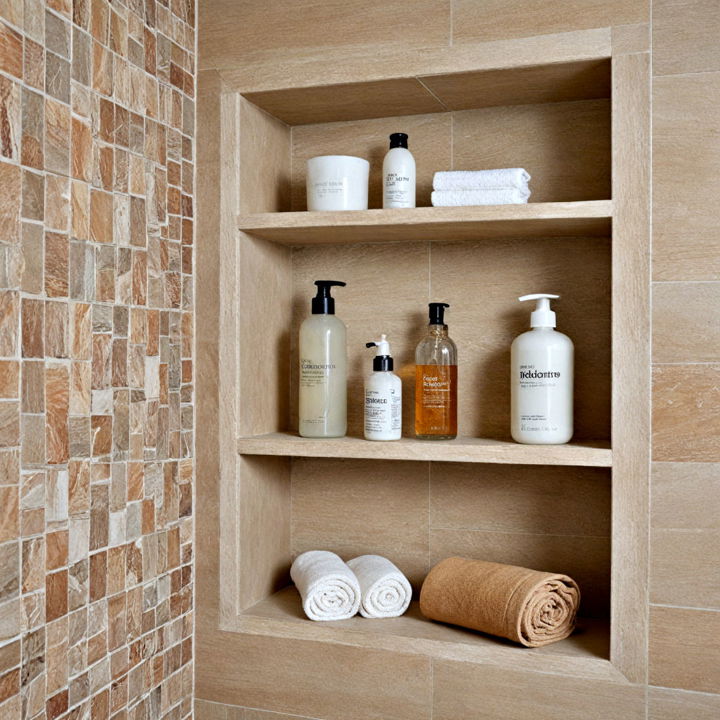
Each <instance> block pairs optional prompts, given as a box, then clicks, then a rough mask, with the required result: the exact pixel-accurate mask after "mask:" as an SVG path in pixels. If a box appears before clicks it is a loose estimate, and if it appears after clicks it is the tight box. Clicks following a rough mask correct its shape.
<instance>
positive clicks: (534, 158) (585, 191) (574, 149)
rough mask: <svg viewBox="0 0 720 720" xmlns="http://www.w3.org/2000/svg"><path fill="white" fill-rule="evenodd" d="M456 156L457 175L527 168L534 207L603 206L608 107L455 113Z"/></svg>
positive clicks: (580, 104) (588, 103)
mask: <svg viewBox="0 0 720 720" xmlns="http://www.w3.org/2000/svg"><path fill="white" fill-rule="evenodd" d="M452 152H453V170H481V169H484V168H497V167H524V168H525V169H526V170H527V171H528V173H529V174H530V175H531V178H532V179H531V180H530V183H529V186H530V190H531V192H532V195H531V196H530V201H531V202H565V201H572V200H603V199H606V198H609V197H610V101H609V100H607V99H600V100H580V101H576V102H554V103H542V104H537V105H510V106H506V107H490V108H480V109H479V110H464V111H461V112H456V113H453V142H452ZM438 169H444V168H438Z"/></svg>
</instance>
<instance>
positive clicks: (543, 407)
mask: <svg viewBox="0 0 720 720" xmlns="http://www.w3.org/2000/svg"><path fill="white" fill-rule="evenodd" d="M559 297H560V296H559V295H548V294H546V293H538V294H535V295H523V296H522V297H520V298H518V300H520V302H525V301H526V300H535V301H537V306H536V308H535V310H533V312H532V313H531V315H530V327H531V328H532V329H531V330H529V331H528V332H524V333H523V334H522V335H518V337H516V338H515V340H514V341H513V344H512V347H511V350H510V356H511V358H510V364H511V366H512V371H511V377H510V394H511V400H510V402H511V406H512V410H511V433H512V437H513V440H515V441H516V442H519V443H525V444H528V445H561V444H563V443H566V442H568V441H569V440H570V438H571V437H572V435H573V354H574V348H573V343H572V340H571V339H570V338H569V337H568V336H567V335H563V334H562V333H560V332H557V331H556V330H555V329H554V328H555V313H554V312H553V311H552V310H551V309H550V300H557V299H558V298H559Z"/></svg>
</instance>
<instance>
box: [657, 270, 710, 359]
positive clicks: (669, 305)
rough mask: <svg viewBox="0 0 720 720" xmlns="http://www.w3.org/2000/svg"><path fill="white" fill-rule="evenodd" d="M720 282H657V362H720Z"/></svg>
mask: <svg viewBox="0 0 720 720" xmlns="http://www.w3.org/2000/svg"><path fill="white" fill-rule="evenodd" d="M718 307H720V282H692V283H685V282H671V283H653V292H652V334H653V337H652V341H653V342H652V344H653V361H654V362H658V363H670V362H717V361H720V323H719V322H718V317H717V308H718Z"/></svg>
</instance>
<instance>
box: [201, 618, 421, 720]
mask: <svg viewBox="0 0 720 720" xmlns="http://www.w3.org/2000/svg"><path fill="white" fill-rule="evenodd" d="M213 638H214V641H213V640H212V639H211V638H210V637H208V636H204V635H203V633H202V632H201V633H200V635H199V637H198V642H197V646H196V647H197V655H196V668H197V681H196V687H197V696H198V697H200V698H213V699H214V700H216V701H217V702H221V703H229V704H239V703H243V704H244V705H245V706H248V707H254V708H263V709H267V710H272V711H275V712H281V713H289V714H293V715H301V716H309V717H312V718H322V719H323V720H428V719H429V718H430V703H431V674H430V660H429V659H428V658H426V657H423V656H420V655H402V654H399V653H392V652H385V651H379V650H367V649H363V648H358V647H345V646H343V645H336V644H327V643H315V642H309V641H304V640H303V641H301V640H286V639H280V638H272V637H266V636H261V635H242V634H237V633H222V634H217V635H213ZM215 643H217V645H216V644H215ZM228 658H236V659H237V662H228V660H227V659H228Z"/></svg>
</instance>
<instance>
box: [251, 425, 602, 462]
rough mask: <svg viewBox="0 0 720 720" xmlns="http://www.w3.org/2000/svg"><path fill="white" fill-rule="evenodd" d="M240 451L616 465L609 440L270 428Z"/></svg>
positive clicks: (410, 458)
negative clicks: (368, 436) (523, 441)
mask: <svg viewBox="0 0 720 720" xmlns="http://www.w3.org/2000/svg"><path fill="white" fill-rule="evenodd" d="M238 452H239V453H240V454H241V455H280V456H286V457H327V458H355V459H367V460H419V461H428V460H432V461H437V462H465V463H502V464H510V465H574V466H581V465H582V466H591V467H611V466H612V451H611V450H610V447H609V444H608V443H606V442H587V443H585V442H580V443H569V444H567V445H520V444H518V443H515V442H512V441H509V440H488V439H482V438H456V439H455V440H443V441H433V440H416V439H415V438H402V439H401V440H395V441H393V442H371V441H369V440H364V439H361V438H354V437H344V438H330V439H314V438H303V437H300V436H299V435H295V434H293V433H270V434H268V435H256V436H252V437H241V438H239V439H238Z"/></svg>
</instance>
